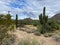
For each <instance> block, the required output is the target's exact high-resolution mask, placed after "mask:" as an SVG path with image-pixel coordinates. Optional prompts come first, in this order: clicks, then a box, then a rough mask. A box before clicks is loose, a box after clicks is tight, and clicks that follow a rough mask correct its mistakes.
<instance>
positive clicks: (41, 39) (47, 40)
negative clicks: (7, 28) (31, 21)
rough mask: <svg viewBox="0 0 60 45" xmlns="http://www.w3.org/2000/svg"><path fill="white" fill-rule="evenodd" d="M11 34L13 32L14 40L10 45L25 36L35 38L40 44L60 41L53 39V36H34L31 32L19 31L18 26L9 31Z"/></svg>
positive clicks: (55, 43) (46, 44)
mask: <svg viewBox="0 0 60 45" xmlns="http://www.w3.org/2000/svg"><path fill="white" fill-rule="evenodd" d="M30 28H31V27H30ZM32 29H33V28H32ZM11 34H14V35H15V36H16V39H15V40H16V42H15V43H14V44H12V45H17V44H18V43H19V40H20V39H25V38H27V39H28V38H29V39H30V40H31V39H35V40H37V41H38V42H39V43H40V45H60V42H57V41H55V40H54V38H53V37H44V36H43V35H41V36H36V35H34V34H33V33H27V32H25V31H21V30H20V29H19V28H18V29H17V30H15V31H14V32H11Z"/></svg>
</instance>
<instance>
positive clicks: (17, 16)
mask: <svg viewBox="0 0 60 45" xmlns="http://www.w3.org/2000/svg"><path fill="white" fill-rule="evenodd" d="M17 27H18V15H17V14H16V28H17Z"/></svg>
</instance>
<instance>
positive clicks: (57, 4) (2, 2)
mask: <svg viewBox="0 0 60 45" xmlns="http://www.w3.org/2000/svg"><path fill="white" fill-rule="evenodd" d="M44 6H45V7H46V15H48V16H49V17H52V16H53V15H54V14H56V13H59V12H60V0H0V14H2V13H4V14H7V12H8V11H10V13H11V14H12V16H13V18H15V15H16V14H18V16H19V19H23V18H26V17H31V18H33V19H38V15H39V14H40V13H42V9H43V7H44Z"/></svg>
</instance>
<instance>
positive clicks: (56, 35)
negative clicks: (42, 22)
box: [52, 34, 60, 42]
mask: <svg viewBox="0 0 60 45" xmlns="http://www.w3.org/2000/svg"><path fill="white" fill-rule="evenodd" d="M52 38H53V39H54V40H55V41H57V42H60V35H59V34H55V35H54V36H53V37H52Z"/></svg>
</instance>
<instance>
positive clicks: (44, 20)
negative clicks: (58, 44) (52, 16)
mask: <svg viewBox="0 0 60 45" xmlns="http://www.w3.org/2000/svg"><path fill="white" fill-rule="evenodd" d="M45 9H46V8H45V7H44V8H43V13H42V14H40V15H39V21H40V24H41V25H42V30H41V33H45V32H46V25H47V22H48V16H46V15H45Z"/></svg>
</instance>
